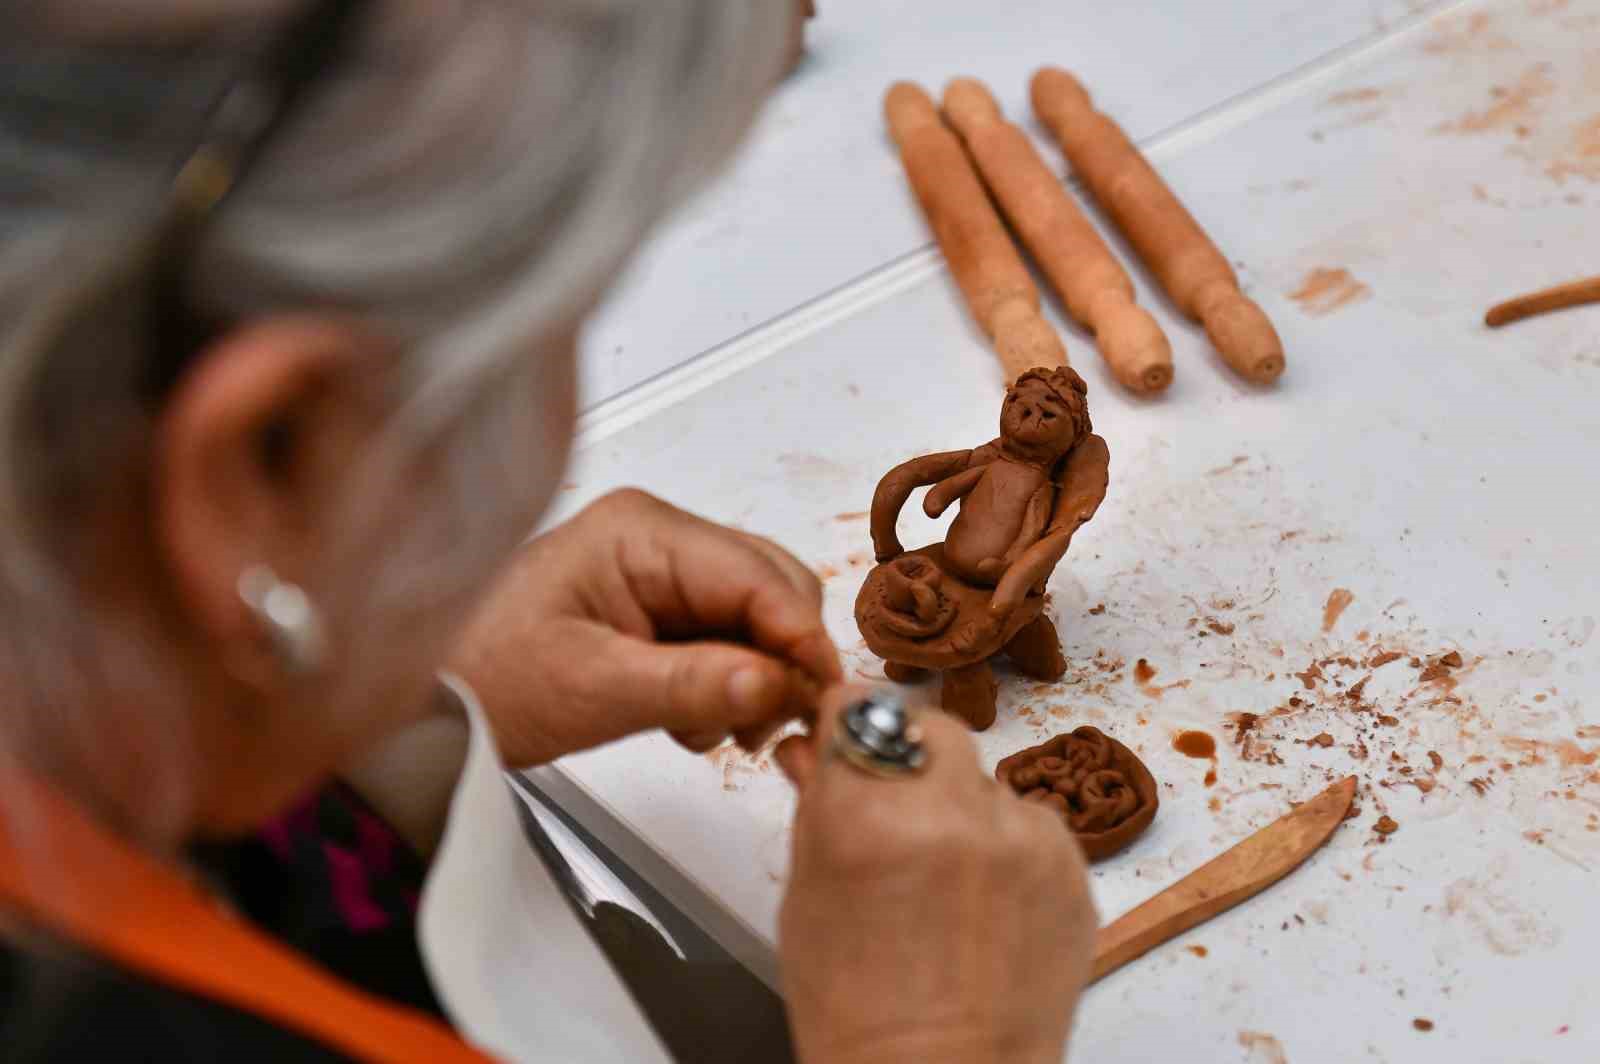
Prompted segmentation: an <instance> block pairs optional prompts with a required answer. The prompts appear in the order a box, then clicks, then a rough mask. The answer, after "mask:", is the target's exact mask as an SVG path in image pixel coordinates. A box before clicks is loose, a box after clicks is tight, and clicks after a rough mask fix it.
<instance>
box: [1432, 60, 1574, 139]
mask: <svg viewBox="0 0 1600 1064" xmlns="http://www.w3.org/2000/svg"><path fill="white" fill-rule="evenodd" d="M1554 91H1555V84H1554V83H1553V82H1552V81H1551V80H1550V74H1549V64H1547V63H1539V64H1537V65H1535V66H1531V67H1529V68H1528V69H1527V70H1525V71H1523V72H1522V76H1521V77H1519V78H1518V79H1517V81H1516V84H1514V85H1511V86H1509V87H1507V86H1505V85H1496V86H1494V87H1492V88H1491V89H1490V90H1489V96H1490V98H1491V99H1492V100H1493V102H1492V103H1490V104H1489V106H1488V107H1485V108H1483V109H1482V110H1478V111H1468V112H1467V113H1466V114H1464V115H1462V116H1461V117H1460V118H1457V119H1456V120H1455V121H1453V122H1446V123H1444V124H1443V125H1440V126H1436V127H1435V128H1434V132H1436V133H1457V134H1464V135H1471V134H1474V133H1492V132H1496V131H1498V130H1505V129H1509V130H1512V131H1513V132H1518V133H1519V134H1520V128H1519V127H1522V126H1524V125H1525V124H1526V123H1528V122H1530V121H1532V120H1533V119H1534V118H1536V117H1537V114H1538V105H1539V101H1540V100H1543V99H1544V98H1545V97H1546V96H1549V95H1550V94H1551V93H1552V92H1554Z"/></svg>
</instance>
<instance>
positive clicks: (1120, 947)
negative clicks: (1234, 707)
mask: <svg viewBox="0 0 1600 1064" xmlns="http://www.w3.org/2000/svg"><path fill="white" fill-rule="evenodd" d="M1355 794H1356V778H1355V777H1354V776H1347V777H1345V778H1344V779H1342V780H1340V781H1339V782H1338V783H1335V784H1334V785H1333V786H1332V787H1329V788H1328V789H1327V790H1325V791H1323V792H1322V793H1321V794H1319V795H1317V796H1316V797H1315V798H1313V799H1311V800H1310V801H1309V802H1306V803H1305V804H1304V805H1302V806H1300V807H1299V808H1297V809H1295V810H1294V811H1293V812H1291V813H1289V814H1287V815H1286V816H1283V817H1280V818H1279V819H1277V820H1275V821H1273V822H1272V823H1271V824H1268V825H1267V826H1266V827H1264V828H1262V829H1261V830H1260V831H1258V832H1256V833H1255V834H1254V835H1251V836H1250V837H1249V838H1248V839H1245V840H1244V841H1243V842H1241V843H1239V845H1237V846H1235V847H1234V848H1233V849H1231V850H1228V851H1227V852H1226V853H1224V854H1223V855H1222V856H1221V857H1218V858H1216V859H1214V860H1212V861H1210V862H1208V863H1207V864H1204V865H1201V866H1200V867H1199V868H1198V869H1196V870H1195V871H1193V872H1190V873H1189V874H1188V875H1187V876H1184V877H1183V878H1182V879H1180V880H1179V881H1178V882H1176V883H1174V884H1173V885H1172V886H1170V887H1168V888H1167V889H1166V890H1164V891H1162V892H1161V893H1160V894H1157V895H1156V896H1155V897H1153V898H1151V899H1150V900H1149V901H1147V902H1145V903H1144V904H1143V905H1140V906H1139V907H1138V908H1136V909H1134V910H1132V911H1131V912H1129V913H1127V914H1125V915H1124V916H1121V917H1119V918H1118V919H1116V920H1114V921H1112V922H1111V923H1109V924H1107V925H1106V926H1105V927H1102V928H1101V929H1100V933H1099V934H1098V935H1097V936H1095V943H1094V974H1093V975H1092V976H1091V977H1090V978H1091V981H1094V980H1098V979H1100V978H1102V977H1104V976H1106V975H1109V974H1111V973H1112V972H1114V971H1116V970H1117V969H1118V968H1121V967H1122V966H1123V965H1124V964H1127V963H1128V962H1129V961H1132V960H1137V959H1138V958H1140V957H1142V956H1144V955H1145V954H1146V953H1148V952H1150V951H1151V950H1153V949H1155V948H1156V947H1157V946H1159V945H1161V944H1162V943H1163V942H1166V941H1169V940H1170V939H1173V938H1176V937H1177V936H1178V935H1181V934H1183V933H1184V932H1185V931H1187V930H1189V929H1190V928H1191V927H1195V926H1197V925H1199V924H1203V923H1205V922H1206V921H1207V920H1209V919H1211V918H1212V917H1213V916H1216V915H1217V914H1218V913H1221V912H1226V911H1227V910H1229V909H1231V908H1233V907H1234V906H1235V905H1238V904H1239V903H1240V902H1242V901H1244V900H1245V899H1246V898H1250V897H1254V896H1255V895H1256V894H1259V893H1261V892H1262V891H1263V890H1266V889H1267V888H1268V887H1270V886H1272V884H1274V883H1276V882H1277V881H1278V880H1280V879H1282V878H1283V877H1284V876H1286V875H1288V874H1289V873H1290V872H1293V871H1294V870H1295V869H1296V868H1298V867H1299V866H1300V863H1301V862H1302V861H1304V860H1305V859H1306V858H1307V857H1310V856H1311V855H1312V854H1313V853H1316V852H1317V850H1319V849H1320V848H1321V847H1322V844H1323V843H1325V842H1327V841H1328V838H1329V836H1331V835H1332V834H1333V829H1334V828H1336V827H1338V826H1339V824H1340V823H1341V822H1343V820H1344V818H1345V813H1347V812H1348V811H1349V809H1350V803H1351V801H1352V800H1353V799H1354V798H1355Z"/></svg>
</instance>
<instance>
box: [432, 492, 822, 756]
mask: <svg viewBox="0 0 1600 1064" xmlns="http://www.w3.org/2000/svg"><path fill="white" fill-rule="evenodd" d="M449 668H451V669H452V670H453V671H454V672H456V673H457V674H459V675H460V676H461V677H462V679H464V680H465V681H466V682H467V683H468V684H469V685H471V687H472V688H473V690H474V691H476V692H477V694H478V696H479V697H480V698H481V699H482V701H483V704H484V709H485V712H486V713H487V714H488V716H489V718H490V720H491V721H492V722H493V724H494V729H495V734H496V737H497V738H498V739H499V741H500V745H501V750H502V752H503V753H504V754H505V756H506V759H507V760H508V761H509V762H510V763H511V764H512V765H519V766H520V765H530V764H538V763H541V762H544V761H549V760H552V759H554V758H556V757H559V756H561V755H562V754H566V753H570V752H572V751H574V750H581V749H585V748H587V747H591V746H597V745H599V744H601V743H604V742H608V741H610V740H612V739H618V738H621V737H622V736H625V735H630V734H632V733H634V732H639V731H644V730H647V729H650V728H666V729H668V730H670V731H672V732H674V734H675V735H677V736H678V737H679V739H680V741H682V742H684V743H685V745H688V746H690V747H691V748H694V749H709V748H710V747H712V746H715V745H716V744H717V743H718V742H721V741H722V739H723V738H724V737H726V736H727V734H728V733H730V732H732V733H734V734H735V736H736V737H738V738H739V740H740V742H742V743H744V744H745V745H746V746H748V747H752V748H753V747H756V746H759V745H760V744H761V743H762V742H764V741H765V740H766V739H767V737H768V736H769V735H770V734H771V733H772V731H773V730H774V729H776V728H777V727H779V726H781V725H782V724H783V723H784V722H785V721H787V720H790V719H793V718H794V717H797V716H809V715H811V713H812V712H814V709H815V704H816V698H817V692H818V691H820V690H821V689H822V688H823V687H826V686H827V685H829V684H832V683H836V682H837V681H838V680H839V678H840V668H839V658H838V652H837V650H836V649H835V648H834V645H833V642H832V641H831V640H830V639H829V638H828V634H827V632H826V631H825V630H824V629H823V626H822V585H821V583H820V582H819V581H818V580H817V578H816V576H815V575H813V574H812V572H811V571H810V570H809V569H807V568H806V567H805V566H804V565H802V564H801V563H800V562H799V561H798V560H796V559H795V558H794V557H793V556H792V555H790V554H789V553H788V552H786V551H784V550H783V549H782V548H780V547H778V546H776V545H775V544H773V543H770V542H768V541H767V540H764V539H761V538H760V537H758V536H753V535H750V534H748V533H745V532H739V531H736V530H734V529H730V528H724V527H722V526H721V525H716V524H713V523H711V522H709V521H706V520H703V519H701V518H698V517H695V516H693V515H692V514H688V513H685V512H684V511H682V510H679V509H677V508H676V507H673V506H670V505H668V504H667V503H664V502H662V501H661V500H659V499H656V498H654V497H652V496H650V495H646V494H645V493H643V492H640V491H633V490H624V491H619V492H615V493H613V494H611V495H607V496H605V497H604V498H602V499H600V500H599V501H597V502H595V503H593V504H592V505H590V506H589V507H588V508H587V509H585V510H584V511H583V512H582V513H580V514H578V516H576V517H574V518H573V519H572V520H571V521H568V522H567V523H566V524H564V525H561V526H560V527H558V528H556V529H554V530H552V531H550V532H548V533H546V534H545V535H543V536H540V537H539V538H538V539H536V540H534V541H533V542H531V543H529V544H528V545H527V546H526V547H525V548H523V550H522V552H521V553H520V554H519V555H518V557H517V558H516V559H515V561H514V562H513V563H512V565H511V567H510V569H509V570H508V571H507V572H505V573H504V574H503V575H502V576H501V578H500V580H499V582H498V584H497V585H496V586H495V587H494V588H493V590H492V591H491V592H490V595H489V597H488V599H487V601H485V603H484V604H483V605H482V607H481V608H480V609H479V610H478V612H477V614H476V615H475V616H474V618H473V620H472V621H471V623H470V624H469V625H468V628H467V631H466V633H465V636H464V639H463V640H462V643H461V645H460V648H459V650H458V652H457V653H456V655H455V657H454V659H453V660H452V661H451V663H450V665H449Z"/></svg>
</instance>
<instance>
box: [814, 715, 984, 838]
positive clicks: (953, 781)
mask: <svg viewBox="0 0 1600 1064" xmlns="http://www.w3.org/2000/svg"><path fill="white" fill-rule="evenodd" d="M870 692H871V688H869V687H864V686H860V685H848V686H843V685H841V686H839V687H835V688H833V689H832V690H830V691H828V692H827V693H826V694H825V695H824V696H823V697H822V699H821V700H820V702H819V705H818V712H817V723H816V726H815V727H814V728H813V729H812V738H811V744H812V751H811V756H812V757H813V758H814V759H815V760H816V763H817V769H816V771H815V772H814V773H813V775H812V777H811V780H810V782H812V783H813V784H815V786H814V787H813V788H812V790H813V791H815V792H818V793H826V795H827V802H828V804H829V805H830V806H833V805H837V806H838V807H840V808H845V809H847V808H849V807H850V806H852V805H855V804H857V803H861V802H879V803H882V802H888V803H902V802H905V803H913V804H914V803H917V802H920V801H922V800H923V796H922V795H920V794H917V793H915V789H916V788H930V787H931V788H936V789H939V790H942V791H948V792H951V793H966V792H976V791H978V790H981V789H983V788H984V787H985V786H986V784H987V782H988V780H987V777H985V775H984V774H983V771H982V769H981V767H980V766H979V763H978V748H977V745H976V744H975V743H974V742H973V740H972V733H971V732H970V731H969V730H968V729H967V727H966V725H965V724H963V723H961V722H960V721H958V720H956V719H955V718H954V717H952V716H950V715H949V714H947V713H944V712H941V711H939V710H936V709H923V710H921V711H920V712H917V713H916V714H915V715H914V716H913V718H912V720H913V726H914V727H915V728H916V731H917V739H918V741H919V742H920V743H921V744H922V748H923V751H924V753H925V754H926V757H927V761H926V765H925V767H924V768H923V769H922V770H921V771H920V772H919V773H917V774H916V775H914V776H911V777H909V778H906V779H883V778H881V777H878V776H874V775H872V774H870V773H867V772H863V771H861V770H860V769H858V768H856V767H854V766H852V765H851V764H849V763H848V762H847V761H845V760H843V759H842V758H839V757H836V756H834V755H833V754H832V753H831V749H830V748H831V746H832V743H833V736H834V734H835V732H836V730H837V729H838V728H839V727H841V726H842V725H841V724H840V720H839V718H840V717H841V716H843V714H844V712H845V710H847V709H848V708H849V707H850V706H852V705H854V704H855V703H856V702H858V701H860V700H861V699H862V698H864V697H866V696H867V695H868V694H869V693H870Z"/></svg>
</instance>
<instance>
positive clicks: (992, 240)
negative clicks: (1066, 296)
mask: <svg viewBox="0 0 1600 1064" xmlns="http://www.w3.org/2000/svg"><path fill="white" fill-rule="evenodd" d="M883 111H884V115H885V117H887V119H888V120H889V133H890V135H891V136H893V137H894V141H895V144H896V145H898V146H899V148H900V161H901V163H902V164H904V166H905V170H906V176H907V177H908V178H909V179H910V181H911V188H912V191H913V192H915V193H916V196H917V202H918V203H920V204H921V205H922V213H923V214H925V215H926V216H927V218H928V224H929V225H931V226H932V227H933V235H934V237H935V239H937V240H938V241H939V248H940V250H942V251H943V252H944V257H945V258H946V259H947V260H948V261H949V263H950V272H951V273H952V274H953V275H954V276H955V279H956V284H958V285H959V286H960V287H961V293H962V295H963V296H964V297H965V298H966V301H967V307H968V309H970V310H971V311H972V316H973V317H974V318H976V319H977V321H978V325H979V326H980V327H982V329H983V331H984V332H985V333H987V334H988V336H989V338H990V339H991V340H993V341H994V346H995V352H996V353H997V354H998V355H999V356H1000V362H1001V364H1002V365H1003V366H1004V367H1005V372H1006V381H1007V382H1008V383H1009V382H1010V381H1012V380H1015V379H1016V378H1017V377H1018V376H1019V375H1021V374H1022V373H1023V372H1024V371H1026V370H1029V369H1032V368H1033V367H1035V366H1046V367H1055V366H1065V365H1066V364H1067V351H1066V348H1065V347H1063V346H1062V344H1061V337H1060V336H1058V335H1057V334H1056V331H1055V329H1053V328H1051V326H1050V323H1049V322H1047V321H1045V320H1044V318H1043V317H1042V316H1041V315H1040V313H1039V289H1038V287H1037V286H1035V285H1034V283H1033V277H1032V276H1031V275H1030V274H1029V273H1028V268H1027V266H1025V265H1023V262H1022V256H1021V254H1020V253H1019V252H1018V251H1017V247H1016V245H1015V244H1013V243H1012V242H1011V237H1010V235H1009V234H1007V233H1006V229H1005V226H1004V224H1002V223H1001V221H1000V216H999V215H998V214H996V213H995V210H994V207H993V205H992V204H990V202H989V195H988V193H987V192H985V191H984V189H983V183H982V182H981V181H979V180H978V175H977V172H976V171H974V170H973V168H972V161H971V160H970V159H968V158H967V153H966V150H965V149H963V148H962V147H961V141H960V140H958V139H957V138H956V135H955V134H954V133H952V132H950V130H949V129H948V128H947V127H946V126H945V124H944V121H943V120H942V119H941V118H940V117H939V112H938V110H937V109H936V108H935V107H934V105H933V100H932V99H930V98H929V97H928V94H927V93H925V92H923V91H922V90H921V89H920V88H918V87H917V86H915V85H912V84H910V83H908V82H904V81H902V82H898V83H896V84H894V85H892V86H890V88H889V91H888V93H887V94H886V95H885V96H884V98H883Z"/></svg>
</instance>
